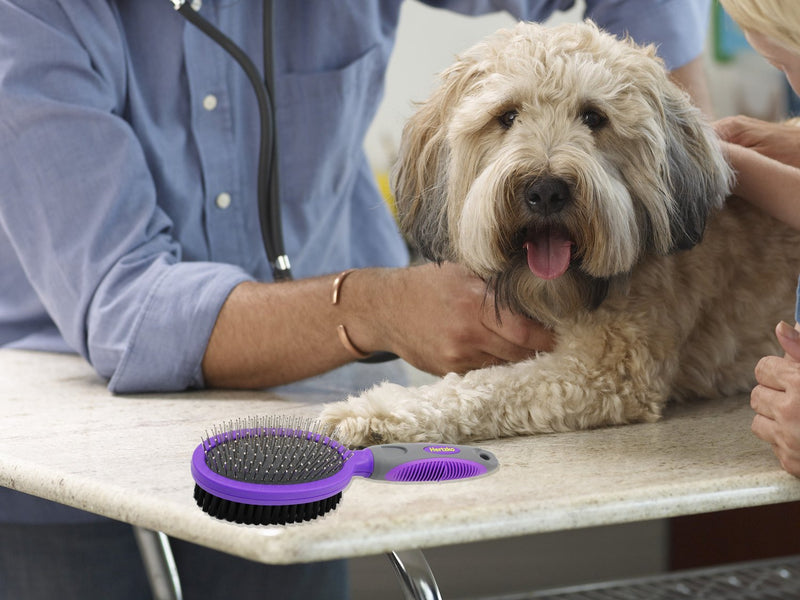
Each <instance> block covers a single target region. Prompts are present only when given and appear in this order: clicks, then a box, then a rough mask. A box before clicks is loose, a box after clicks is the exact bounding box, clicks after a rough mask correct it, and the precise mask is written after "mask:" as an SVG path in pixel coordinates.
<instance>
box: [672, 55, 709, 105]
mask: <svg viewBox="0 0 800 600" xmlns="http://www.w3.org/2000/svg"><path fill="white" fill-rule="evenodd" d="M670 79H672V81H674V82H675V83H676V84H677V85H678V86H679V87H680V88H681V89H682V90H684V91H685V92H686V93H688V94H689V96H691V98H692V101H693V102H694V104H695V106H697V107H698V108H699V109H700V110H702V111H703V113H705V114H706V115H707V116H708V117H711V116H713V114H714V105H713V103H712V102H711V92H710V91H709V89H708V78H707V77H706V72H705V67H704V62H703V56H702V55H700V56H698V57H697V58H695V59H693V60H690V61H689V62H688V63H686V64H685V65H682V66H680V67H677V68H675V69H673V70H672V71H670Z"/></svg>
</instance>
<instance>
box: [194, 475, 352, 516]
mask: <svg viewBox="0 0 800 600" xmlns="http://www.w3.org/2000/svg"><path fill="white" fill-rule="evenodd" d="M194 499H195V500H196V501H197V505H198V506H199V507H200V508H202V509H203V510H204V511H205V512H207V513H208V514H209V515H211V516H212V517H216V518H217V519H221V520H223V521H230V522H231V523H240V524H243V525H286V524H287V523H302V522H303V521H310V520H311V519H316V518H317V517H321V516H322V515H324V514H325V513H327V512H328V511H330V510H332V509H334V508H335V507H336V505H337V504H339V500H341V499H342V493H341V492H339V493H338V494H335V495H333V496H331V497H330V498H326V499H324V500H318V501H316V502H307V503H306V504H288V505H285V506H258V505H255V504H243V503H241V502H232V501H230V500H223V499H222V498H217V497H216V496H214V495H213V494H210V493H208V492H207V491H205V490H204V489H203V488H201V487H200V486H199V485H195V486H194Z"/></svg>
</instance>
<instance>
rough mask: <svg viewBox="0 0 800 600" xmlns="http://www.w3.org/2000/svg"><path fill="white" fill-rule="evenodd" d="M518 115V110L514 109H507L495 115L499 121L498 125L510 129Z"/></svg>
mask: <svg viewBox="0 0 800 600" xmlns="http://www.w3.org/2000/svg"><path fill="white" fill-rule="evenodd" d="M518 116H519V112H517V111H516V110H508V111H506V112H504V113H503V114H502V115H500V116H499V117H497V120H498V122H499V123H500V125H502V126H503V128H504V129H510V128H511V126H512V125H513V124H514V121H516V120H517V117H518Z"/></svg>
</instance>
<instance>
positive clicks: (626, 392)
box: [322, 351, 666, 446]
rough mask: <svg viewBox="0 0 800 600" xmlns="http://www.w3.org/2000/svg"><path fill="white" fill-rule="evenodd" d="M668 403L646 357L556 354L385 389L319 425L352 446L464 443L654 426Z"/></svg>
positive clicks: (331, 412)
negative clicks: (333, 430)
mask: <svg viewBox="0 0 800 600" xmlns="http://www.w3.org/2000/svg"><path fill="white" fill-rule="evenodd" d="M612 354H613V353H612ZM665 399H666V385H664V383H663V375H662V374H661V369H660V368H658V365H656V363H655V362H654V361H651V360H649V359H648V358H647V353H646V352H645V353H644V354H643V355H642V353H641V352H639V355H637V356H636V357H631V356H627V357H614V356H610V355H605V356H603V357H600V358H598V357H591V356H586V355H584V356H580V355H576V354H573V353H569V354H567V353H564V352H558V351H557V352H554V353H551V354H544V355H540V356H539V357H538V358H535V359H531V360H527V361H524V362H520V363H516V364H511V365H505V366H499V367H489V368H485V369H479V370H476V371H472V372H470V373H467V374H466V375H464V376H463V377H462V376H458V375H455V374H450V375H448V376H446V377H445V378H443V379H441V380H440V381H437V382H436V383H433V384H431V385H427V386H422V387H417V388H405V387H402V386H399V385H396V384H391V383H383V384H380V385H378V386H376V387H374V388H372V389H370V390H368V391H367V392H365V393H363V394H362V395H360V396H351V397H350V398H348V399H347V400H346V401H344V402H339V403H335V404H330V405H328V406H327V407H325V409H324V410H323V412H322V419H323V420H324V421H326V422H327V423H330V424H332V425H337V426H338V427H339V435H340V437H341V439H342V441H344V442H346V443H348V444H351V445H357V446H364V445H370V444H376V443H389V442H401V441H402V442H412V441H422V442H447V443H462V442H466V441H470V440H479V439H489V438H497V437H506V436H513V435H528V434H533V433H544V432H554V431H571V430H576V429H587V428H591V427H599V426H603V425H613V424H622V423H631V422H636V421H652V420H655V419H657V418H658V416H659V415H660V410H661V407H662V405H663V403H664V400H665Z"/></svg>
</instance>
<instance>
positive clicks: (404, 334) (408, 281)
mask: <svg viewBox="0 0 800 600" xmlns="http://www.w3.org/2000/svg"><path fill="white" fill-rule="evenodd" d="M334 279H335V276H334V275H330V276H325V277H317V278H313V279H308V280H303V281H292V282H284V283H277V284H275V283H252V282H250V283H243V284H241V285H239V286H238V287H236V288H235V289H234V290H233V292H232V293H231V295H230V296H229V298H228V300H227V302H226V303H225V305H224V306H223V308H222V310H221V312H220V314H219V318H218V320H217V323H216V325H215V327H214V329H213V331H212V334H211V338H210V340H209V344H208V348H207V350H206V353H205V357H204V359H203V372H204V377H205V382H206V385H209V386H221V387H266V386H273V385H278V384H282V383H288V382H290V381H295V380H298V379H302V378H305V377H308V376H311V375H315V374H318V373H322V372H324V371H327V370H329V369H332V368H334V367H337V366H339V365H342V364H344V363H346V362H349V361H352V360H354V355H353V354H352V353H351V352H350V351H348V350H347V349H346V348H345V346H344V345H343V344H342V343H341V342H340V340H339V338H338V334H337V327H338V326H339V325H344V327H345V329H346V331H347V335H348V337H349V339H350V341H351V342H352V344H353V345H354V346H355V347H356V349H358V350H360V351H361V352H363V353H367V354H369V353H372V352H376V351H390V352H394V353H396V354H398V355H399V356H401V357H402V358H404V359H405V360H407V361H408V362H409V363H411V364H412V365H414V366H416V367H418V368H420V369H422V370H424V371H428V372H431V373H435V374H440V375H441V374H445V373H447V372H450V371H456V372H464V371H466V370H469V369H474V368H478V367H481V366H488V365H492V364H498V363H500V362H506V361H518V360H521V359H523V358H528V357H530V356H532V355H534V354H535V352H536V351H537V350H548V349H550V348H551V346H552V344H553V339H552V334H551V333H550V332H549V331H547V330H545V329H544V327H542V326H541V325H539V324H537V323H535V322H533V321H530V320H529V319H526V318H524V317H521V316H519V315H513V314H511V313H509V312H507V311H501V320H500V321H499V322H498V321H497V317H496V313H495V308H494V304H493V303H492V301H491V294H488V295H487V292H486V286H485V284H484V283H483V282H482V281H480V280H478V279H477V278H475V277H474V276H472V275H470V274H468V273H467V272H466V271H465V270H464V269H463V268H461V267H458V266H455V265H450V264H444V265H441V266H437V265H434V264H429V265H424V266H419V267H410V268H407V269H360V270H357V271H354V272H352V273H350V274H349V275H348V276H347V277H346V278H345V279H344V280H343V282H342V283H341V285H340V287H339V301H338V303H337V304H336V305H334V304H333V302H332V291H333V282H334Z"/></svg>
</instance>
